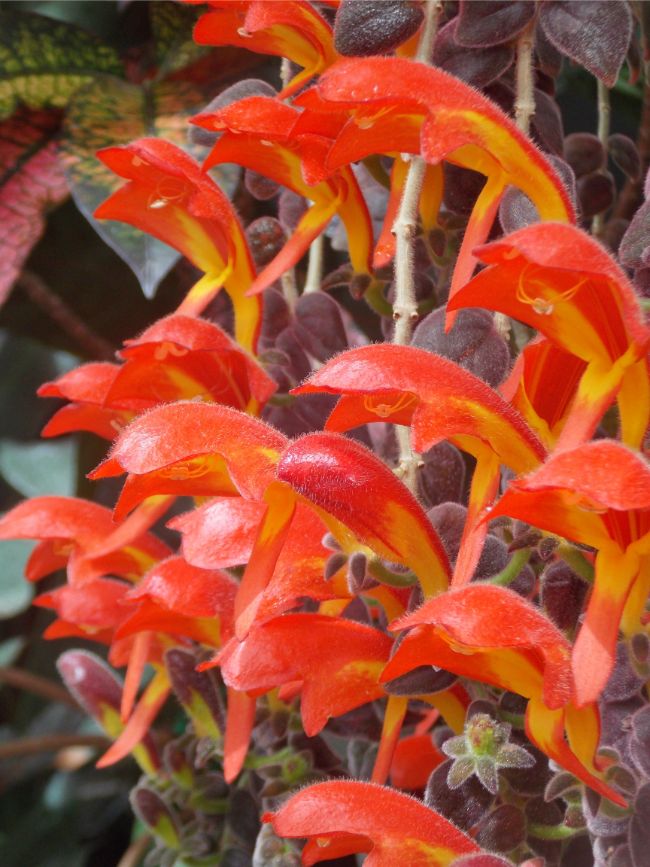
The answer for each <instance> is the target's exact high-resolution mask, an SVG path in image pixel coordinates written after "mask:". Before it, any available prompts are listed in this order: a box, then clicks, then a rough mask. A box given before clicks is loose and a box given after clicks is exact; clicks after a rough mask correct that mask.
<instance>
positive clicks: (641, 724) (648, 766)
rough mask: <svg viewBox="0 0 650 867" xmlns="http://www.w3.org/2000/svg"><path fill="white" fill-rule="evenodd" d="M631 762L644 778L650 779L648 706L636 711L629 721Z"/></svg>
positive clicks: (649, 718)
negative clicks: (630, 726)
mask: <svg viewBox="0 0 650 867" xmlns="http://www.w3.org/2000/svg"><path fill="white" fill-rule="evenodd" d="M631 725H632V737H631V739H630V753H631V756H632V761H633V762H634V764H635V765H636V767H637V768H638V770H639V771H640V772H641V773H642V774H644V776H646V777H649V778H650V705H646V706H645V707H643V708H641V709H640V710H638V711H637V712H636V713H635V714H634V716H633V717H632V719H631Z"/></svg>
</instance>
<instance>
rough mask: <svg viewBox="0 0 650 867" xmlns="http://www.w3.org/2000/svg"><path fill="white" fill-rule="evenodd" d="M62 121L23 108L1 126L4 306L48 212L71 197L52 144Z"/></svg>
mask: <svg viewBox="0 0 650 867" xmlns="http://www.w3.org/2000/svg"><path fill="white" fill-rule="evenodd" d="M0 20H1V19H0ZM1 38H2V37H1V36H0V39H1ZM59 122H60V118H59V114H58V112H45V111H40V112H30V111H27V110H26V109H20V110H18V111H17V112H16V114H15V115H14V116H13V117H12V118H10V119H9V120H6V121H5V122H4V123H2V124H0V304H1V303H2V302H3V301H4V300H5V298H6V297H7V295H8V294H9V292H10V290H11V287H12V286H13V283H14V281H15V280H16V278H17V277H18V275H19V274H20V269H21V268H22V266H23V263H24V262H25V259H26V258H27V256H28V255H29V253H30V250H31V249H32V247H33V246H34V244H35V243H36V242H37V241H38V239H39V238H40V236H41V234H42V232H43V229H44V226H45V220H44V213H45V211H47V210H48V209H49V208H52V207H54V206H56V205H58V204H59V203H60V202H62V201H63V200H64V199H65V198H66V196H67V195H68V185H67V183H66V180H65V176H64V174H63V169H62V167H61V165H60V163H59V161H58V158H57V150H56V144H55V141H54V137H55V135H56V133H57V131H58V128H59Z"/></svg>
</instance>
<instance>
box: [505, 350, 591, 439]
mask: <svg viewBox="0 0 650 867" xmlns="http://www.w3.org/2000/svg"><path fill="white" fill-rule="evenodd" d="M586 366H587V363H586V362H585V361H583V360H582V359H581V358H578V357H577V356H575V355H572V354H571V353H569V352H567V351H566V350H565V349H563V348H562V347H560V346H558V345H557V344H555V343H553V342H552V341H550V340H548V339H547V338H545V337H540V338H536V339H535V340H531V342H530V343H529V344H528V345H527V346H526V347H525V348H524V349H523V351H522V352H521V353H520V354H519V356H518V358H517V360H516V361H515V363H514V366H513V368H512V372H511V373H510V375H509V376H508V378H507V379H506V381H505V382H504V383H502V385H501V386H500V387H499V391H500V392H501V394H502V395H503V396H504V398H505V399H506V400H507V401H508V402H509V403H510V404H511V405H512V406H513V407H514V408H515V409H516V410H517V411H518V412H520V413H521V415H522V416H523V417H524V418H525V419H526V421H527V422H528V424H529V425H530V427H531V428H532V429H533V430H534V431H535V433H536V434H537V436H538V437H539V438H540V440H541V441H542V442H543V443H544V445H545V446H546V447H547V448H548V449H551V448H553V446H554V445H555V443H556V442H557V440H558V437H559V436H560V434H561V432H562V428H563V427H564V424H565V423H566V419H567V416H568V414H569V412H570V410H571V403H572V401H573V399H574V398H575V394H576V391H577V389H578V386H579V384H580V378H581V376H582V375H583V373H584V372H585V368H586Z"/></svg>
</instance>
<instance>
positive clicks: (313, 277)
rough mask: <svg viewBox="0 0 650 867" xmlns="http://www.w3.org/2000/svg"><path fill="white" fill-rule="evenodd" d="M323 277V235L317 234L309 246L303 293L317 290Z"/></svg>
mask: <svg viewBox="0 0 650 867" xmlns="http://www.w3.org/2000/svg"><path fill="white" fill-rule="evenodd" d="M322 278H323V236H322V235H319V236H318V237H317V238H316V239H315V240H314V241H312V243H311V247H310V248H309V262H308V265H307V276H306V278H305V288H304V289H303V294H305V295H306V294H307V293H308V292H318V290H319V289H320V284H321V280H322Z"/></svg>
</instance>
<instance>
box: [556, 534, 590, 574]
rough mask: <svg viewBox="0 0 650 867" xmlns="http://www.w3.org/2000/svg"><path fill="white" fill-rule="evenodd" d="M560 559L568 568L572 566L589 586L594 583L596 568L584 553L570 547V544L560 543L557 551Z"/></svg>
mask: <svg viewBox="0 0 650 867" xmlns="http://www.w3.org/2000/svg"><path fill="white" fill-rule="evenodd" d="M556 553H557V555H558V557H560V558H561V559H562V560H564V562H565V563H566V564H567V566H570V567H571V568H572V569H573V571H574V572H575V573H576V575H579V576H580V577H581V578H584V580H585V581H588V582H589V584H593V583H594V567H593V566H592V565H591V563H590V562H589V561H588V560H587V559H586V558H585V556H584V555H583V554H582V552H581V551H580V550H579V549H578V548H575V547H574V546H573V545H570V544H569V543H568V542H560V544H559V545H558V547H557V549H556Z"/></svg>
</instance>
